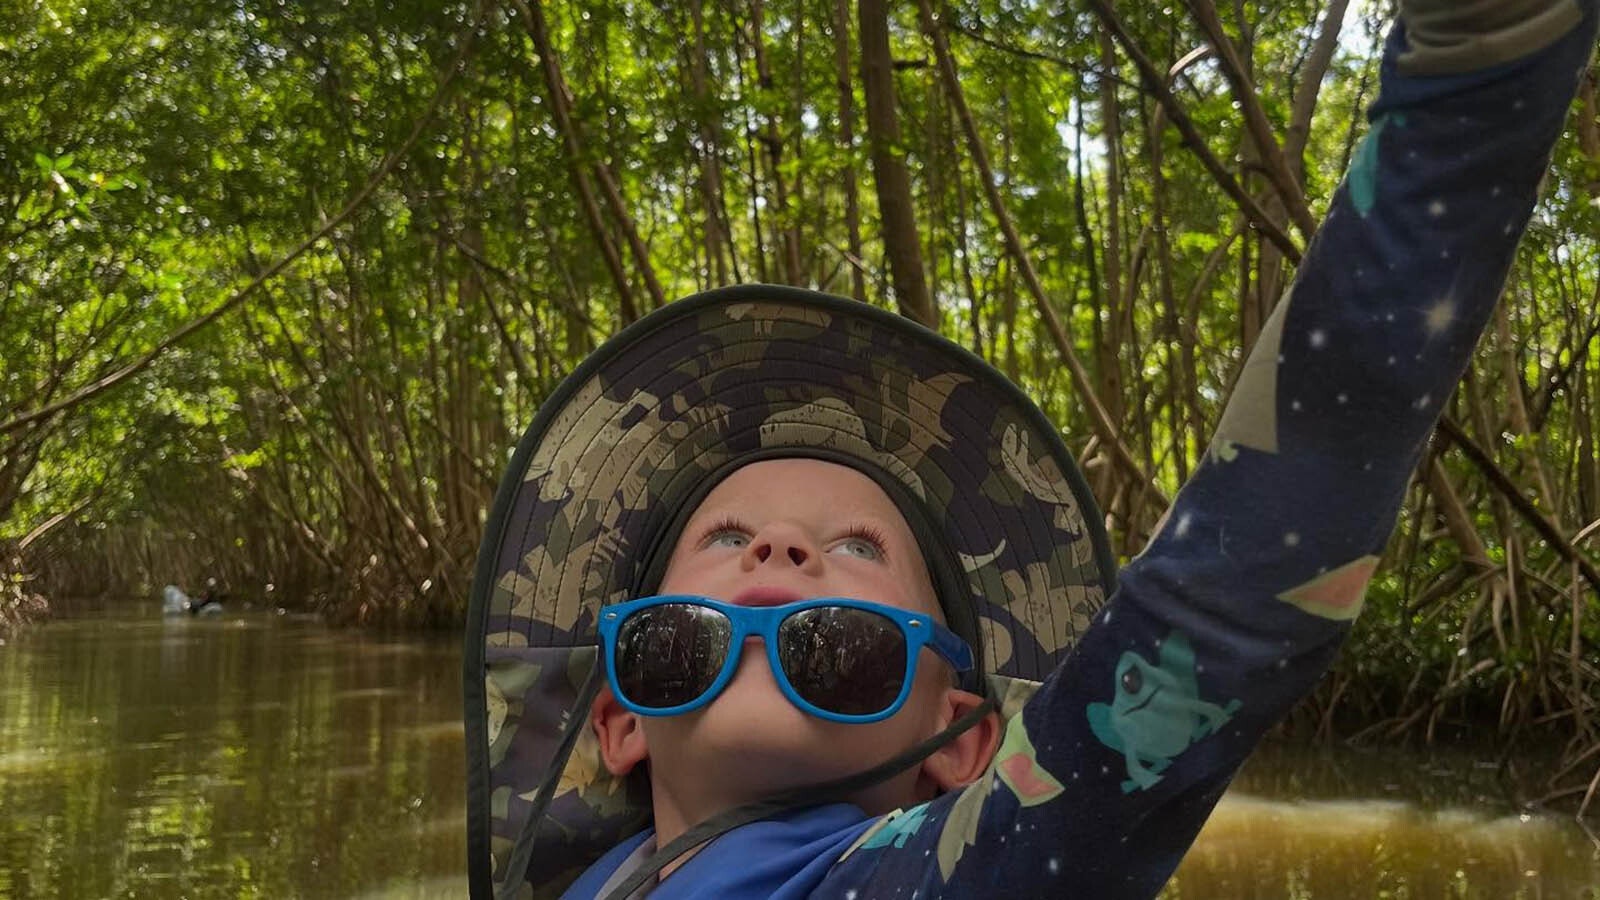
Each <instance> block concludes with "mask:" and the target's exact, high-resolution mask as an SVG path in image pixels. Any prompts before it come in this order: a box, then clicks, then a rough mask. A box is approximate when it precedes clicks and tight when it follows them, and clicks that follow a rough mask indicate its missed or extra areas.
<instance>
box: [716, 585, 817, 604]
mask: <svg viewBox="0 0 1600 900" xmlns="http://www.w3.org/2000/svg"><path fill="white" fill-rule="evenodd" d="M804 599H806V598H805V597H804V596H803V595H801V594H800V592H799V591H794V590H790V589H789V588H782V587H775V586H762V587H752V588H745V589H744V590H742V591H740V592H739V593H737V594H735V595H734V596H733V600H732V602H733V603H737V604H739V605H740V606H779V605H781V604H784V603H793V602H795V601H796V600H804Z"/></svg>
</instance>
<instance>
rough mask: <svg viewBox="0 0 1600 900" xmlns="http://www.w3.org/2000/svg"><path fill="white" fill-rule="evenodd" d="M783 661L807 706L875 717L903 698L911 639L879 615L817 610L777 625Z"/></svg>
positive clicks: (828, 608)
mask: <svg viewBox="0 0 1600 900" xmlns="http://www.w3.org/2000/svg"><path fill="white" fill-rule="evenodd" d="M778 661H779V663H780V664H781V665H782V666H783V674H784V675H785V676H787V677H788V679H789V684H791V685H793V687H794V689H795V692H796V693H798V694H799V695H800V696H801V697H802V698H804V699H805V700H806V702H808V703H811V704H812V705H814V706H816V707H818V708H820V709H825V710H827V711H828V712H833V713H840V714H841V715H847V716H865V715H871V714H873V713H878V712H882V711H884V710H885V709H888V708H889V704H891V703H893V702H894V700H895V698H896V697H898V696H900V687H901V685H903V684H904V683H905V677H906V639H905V635H904V634H902V633H901V632H900V626H898V625H896V624H895V623H894V622H893V621H891V620H889V619H886V618H884V617H883V616H880V615H878V614H877V613H874V612H868V611H866V610H864V609H851V608H849V607H843V606H818V607H813V608H811V609H804V610H801V611H800V612H797V613H795V614H794V615H792V616H790V617H788V618H787V619H784V620H783V622H782V624H780V625H779V626H778Z"/></svg>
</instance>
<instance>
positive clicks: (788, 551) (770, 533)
mask: <svg viewBox="0 0 1600 900" xmlns="http://www.w3.org/2000/svg"><path fill="white" fill-rule="evenodd" d="M745 553H746V559H747V560H748V562H749V563H750V564H751V565H752V566H761V565H766V564H767V563H768V562H772V563H773V564H774V565H783V564H785V563H787V564H789V565H792V566H794V567H795V568H797V569H802V570H806V569H810V568H812V567H813V566H815V565H816V563H817V560H818V559H819V558H820V555H819V553H818V552H817V548H816V546H815V545H814V544H813V543H812V542H811V539H810V538H809V537H808V536H807V535H806V533H805V532H804V531H802V530H801V529H799V528H796V527H794V526H792V525H787V524H784V523H778V522H774V523H771V524H769V525H767V526H766V527H764V528H762V529H761V530H760V531H759V532H757V533H756V534H755V535H754V536H752V537H751V539H750V544H749V546H748V547H747V548H746V551H745Z"/></svg>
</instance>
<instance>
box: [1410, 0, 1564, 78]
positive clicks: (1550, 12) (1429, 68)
mask: <svg viewBox="0 0 1600 900" xmlns="http://www.w3.org/2000/svg"><path fill="white" fill-rule="evenodd" d="M1582 16H1583V11H1582V10H1580V9H1579V8H1578V4H1577V2H1576V0H1400V18H1401V20H1402V21H1404V22H1405V26H1406V40H1407V42H1408V43H1409V44H1410V45H1411V49H1409V50H1407V51H1406V52H1405V53H1402V54H1400V71H1402V72H1404V73H1406V74H1407V75H1450V74H1457V73H1460V72H1470V71H1472V70H1474V69H1486V68H1488V67H1490V66H1493V65H1498V64H1500V63H1503V62H1507V61H1509V60H1513V59H1518V58H1520V57H1523V56H1526V55H1527V54H1529V53H1532V52H1534V51H1535V50H1538V49H1540V48H1541V47H1544V46H1545V45H1546V44H1549V43H1551V42H1552V41H1554V40H1556V39H1557V38H1559V37H1561V36H1562V35H1564V34H1566V33H1567V32H1568V31H1570V30H1572V27H1573V26H1574V25H1576V24H1577V23H1578V20H1579V19H1580V18H1582Z"/></svg>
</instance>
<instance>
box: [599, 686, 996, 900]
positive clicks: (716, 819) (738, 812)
mask: <svg viewBox="0 0 1600 900" xmlns="http://www.w3.org/2000/svg"><path fill="white" fill-rule="evenodd" d="M997 708H998V707H997V704H996V703H995V700H994V697H993V696H985V697H984V698H983V702H982V703H980V704H978V705H977V706H976V707H974V708H973V709H971V710H969V711H968V712H967V713H966V715H963V716H962V717H961V718H959V719H957V720H955V721H954V722H951V723H950V726H949V727H948V728H946V729H945V730H943V731H941V732H939V733H938V734H936V735H934V736H933V737H930V738H928V739H927V740H925V741H923V742H922V743H920V744H917V745H915V746H913V747H910V748H909V749H907V750H905V751H903V752H901V753H898V754H896V755H895V756H893V757H891V758H890V759H888V760H885V761H884V762H881V763H879V764H878V765H876V766H873V767H872V768H870V769H867V770H866V771H864V772H857V773H856V774H854V775H847V776H845V777H844V778H839V779H836V780H834V781H825V782H823V783H821V784H816V785H811V786H809V787H801V788H795V789H793V790H789V791H784V792H783V793H781V794H778V795H776V796H773V797H771V798H769V799H767V800H759V801H757V802H755V803H747V804H745V805H744V806H738V807H734V808H733V809H730V810H728V811H727V812H725V813H720V814H718V815H715V816H712V817H711V818H710V819H707V820H706V821H704V822H701V823H700V824H699V825H696V826H694V827H693V828H691V829H689V830H688V831H686V832H684V833H683V834H681V835H679V836H678V837H677V838H676V839H674V840H672V841H670V842H668V843H667V845H666V846H665V847H662V848H660V849H658V850H656V852H655V853H652V854H651V855H650V858H649V859H647V860H645V861H644V863H643V864H641V865H640V866H639V868H638V869H635V870H634V872H633V874H632V875H630V876H628V879H627V880H626V881H624V882H622V884H620V885H618V886H617V887H616V889H615V890H613V891H612V892H611V893H610V894H608V895H607V896H606V900H627V898H628V897H631V896H632V895H633V892H634V891H637V890H638V889H639V888H641V887H643V886H644V885H645V884H646V883H647V882H649V881H650V880H651V879H653V878H655V877H656V873H657V872H660V871H661V870H662V869H664V868H666V867H667V866H668V865H670V864H671V863H672V861H673V860H675V859H677V858H678V857H680V856H682V855H683V854H685V853H687V852H689V851H690V850H692V849H694V848H695V847H698V846H700V845H701V844H704V843H706V842H707V841H709V840H711V839H712V838H715V837H718V836H719V835H722V834H724V833H726V832H728V831H732V830H733V829H735V828H738V827H739V826H741V825H747V824H749V823H751V822H755V821H757V820H760V819H765V818H769V817H771V816H775V815H777V814H779V813H782V812H787V811H788V810H791V809H800V808H802V807H807V806H822V805H824V804H827V803H834V802H838V801H840V800H843V799H844V798H845V797H846V796H848V795H850V794H853V793H855V792H856V791H859V790H862V789H864V788H868V787H871V786H873V785H875V784H879V783H881V782H883V781H887V780H888V779H890V778H893V777H894V776H896V775H898V774H900V773H901V772H904V771H905V770H906V769H909V768H911V767H912V766H914V765H916V764H917V763H919V762H922V761H923V760H925V759H927V758H928V757H930V756H932V755H933V754H934V752H935V751H937V750H938V749H939V748H940V747H943V746H944V745H946V744H948V743H950V742H951V741H953V740H955V739H956V738H957V737H958V736H960V734H961V733H962V732H964V731H966V730H967V729H969V728H971V727H972V726H974V725H976V724H978V722H979V721H981V720H982V719H983V717H984V716H987V715H988V714H989V713H991V712H993V711H994V710H995V709H997Z"/></svg>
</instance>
